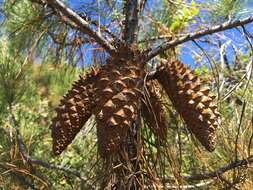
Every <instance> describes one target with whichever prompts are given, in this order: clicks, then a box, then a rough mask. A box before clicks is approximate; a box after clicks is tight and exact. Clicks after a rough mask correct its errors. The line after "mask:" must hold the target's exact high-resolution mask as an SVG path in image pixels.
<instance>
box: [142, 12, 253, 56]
mask: <svg viewBox="0 0 253 190" xmlns="http://www.w3.org/2000/svg"><path fill="white" fill-rule="evenodd" d="M252 22H253V16H251V17H248V18H245V19H242V20H235V21H228V22H225V23H223V24H220V25H216V26H213V27H210V28H207V29H205V30H200V31H197V32H194V33H191V34H189V35H187V36H184V37H181V38H177V39H175V40H172V41H167V42H164V43H163V44H162V45H160V46H158V47H156V48H154V49H153V50H152V51H150V52H149V53H148V55H147V57H146V61H149V60H150V59H152V58H154V57H155V56H157V55H158V54H160V53H163V52H164V51H166V50H168V49H170V48H173V47H176V46H178V45H180V44H183V43H185V42H188V41H191V40H195V39H198V38H200V37H203V36H206V35H211V34H214V33H217V32H222V31H224V30H229V29H232V28H235V27H238V26H243V25H246V24H249V23H252Z"/></svg>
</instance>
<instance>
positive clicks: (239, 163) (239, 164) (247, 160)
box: [164, 155, 253, 183]
mask: <svg viewBox="0 0 253 190" xmlns="http://www.w3.org/2000/svg"><path fill="white" fill-rule="evenodd" d="M252 163H253V155H251V156H249V157H248V158H245V159H242V160H238V161H235V162H232V163H230V164H227V165H225V166H223V167H221V168H219V169H217V170H215V171H213V172H206V173H203V174H197V175H192V176H182V178H183V179H184V180H186V181H192V180H205V179H210V178H214V177H219V176H221V175H222V174H223V173H225V172H227V171H229V170H232V169H235V168H238V167H242V166H247V165H249V164H252ZM173 179H174V178H173V177H170V178H167V179H164V182H166V183H167V182H170V181H171V180H173Z"/></svg>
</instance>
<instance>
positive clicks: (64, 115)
mask: <svg viewBox="0 0 253 190" xmlns="http://www.w3.org/2000/svg"><path fill="white" fill-rule="evenodd" d="M95 78H96V76H95V73H94V72H92V73H91V74H90V75H87V76H86V78H82V77H80V79H79V80H78V81H76V82H75V83H74V84H73V86H72V89H71V90H69V91H68V93H67V95H66V96H64V97H63V99H62V100H61V102H60V105H59V106H58V108H56V112H57V116H56V117H55V118H54V119H53V121H52V125H51V128H52V138H53V152H54V154H55V155H59V154H61V152H62V151H63V150H65V149H66V148H67V146H68V145H69V144H70V143H71V142H72V140H73V139H74V138H75V136H76V135H77V133H78V132H79V131H80V130H81V128H82V127H83V125H84V124H85V122H86V121H87V120H88V119H89V118H90V116H91V114H92V110H91V101H90V98H89V96H90V95H91V94H92V92H93V90H92V82H93V81H94V80H95Z"/></svg>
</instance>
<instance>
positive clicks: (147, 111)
mask: <svg viewBox="0 0 253 190" xmlns="http://www.w3.org/2000/svg"><path fill="white" fill-rule="evenodd" d="M146 88H147V91H148V92H147V98H144V100H145V101H144V102H143V103H142V114H143V118H144V120H145V122H146V123H147V124H148V126H149V127H150V129H151V131H152V132H153V133H154V134H155V135H156V136H158V137H159V139H161V140H165V139H166V137H167V129H168V127H169V123H168V122H167V120H166V115H165V110H164V108H163V106H162V102H161V99H160V98H161V93H160V87H159V84H158V82H157V81H156V80H153V81H150V82H148V83H147V84H146Z"/></svg>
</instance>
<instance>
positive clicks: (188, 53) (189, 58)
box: [69, 0, 253, 67]
mask: <svg viewBox="0 0 253 190" xmlns="http://www.w3.org/2000/svg"><path fill="white" fill-rule="evenodd" d="M209 1H210V2H212V3H215V1H217V0H213V1H211V0H209ZM241 1H242V3H243V2H246V3H245V6H244V7H243V8H242V10H241V11H240V12H237V13H236V15H235V17H236V18H245V17H247V16H250V15H253V0H241ZM84 2H85V3H91V2H94V0H85V1H84V0H70V1H69V5H70V6H71V7H72V8H74V9H76V8H80V5H81V4H82V3H84ZM153 2H156V1H150V4H149V6H150V5H152V3H153ZM196 2H199V3H201V2H203V0H196ZM205 2H207V1H205ZM252 25H253V24H250V25H247V26H246V28H247V30H248V31H249V32H251V33H252V34H253V26H252ZM223 34H224V35H223ZM220 35H221V34H220ZM222 35H223V39H222V40H221V43H222V44H223V43H227V42H230V43H228V46H227V56H228V59H229V62H232V61H233V59H234V53H233V51H232V50H233V49H232V46H236V47H238V49H240V50H242V51H246V50H247V49H245V41H246V40H245V38H244V36H242V35H241V34H240V33H239V32H238V31H237V30H236V29H232V30H228V31H226V32H224V33H222ZM209 37H210V36H209ZM210 38H211V40H214V41H215V40H216V38H215V35H214V36H211V37H210ZM199 44H200V45H201V46H202V47H203V48H204V49H205V50H206V51H207V53H208V52H210V51H212V52H215V51H217V52H216V53H217V56H218V55H219V51H218V50H217V49H215V47H213V46H210V45H207V44H206V43H199ZM181 47H182V48H181V55H180V59H181V60H182V61H183V62H185V63H188V64H189V65H192V66H193V67H194V66H195V63H196V62H195V60H194V56H195V55H196V54H197V53H201V51H200V50H199V49H198V48H197V47H196V45H194V44H193V42H187V43H185V44H183V45H182V46H181ZM91 57H92V55H91V54H89V53H87V55H86V61H87V60H90V59H91ZM217 59H218V57H217ZM206 61H207V60H204V64H206Z"/></svg>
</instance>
